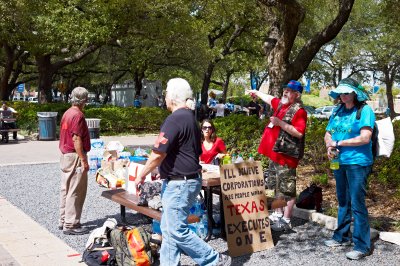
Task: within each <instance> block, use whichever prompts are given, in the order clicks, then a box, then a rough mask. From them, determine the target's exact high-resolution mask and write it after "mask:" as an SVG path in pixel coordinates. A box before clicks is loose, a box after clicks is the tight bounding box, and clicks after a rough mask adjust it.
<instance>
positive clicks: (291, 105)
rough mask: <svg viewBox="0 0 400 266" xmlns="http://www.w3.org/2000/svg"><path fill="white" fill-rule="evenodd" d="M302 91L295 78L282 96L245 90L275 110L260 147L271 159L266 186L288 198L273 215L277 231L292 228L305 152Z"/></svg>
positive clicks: (304, 117) (273, 223) (271, 217)
mask: <svg viewBox="0 0 400 266" xmlns="http://www.w3.org/2000/svg"><path fill="white" fill-rule="evenodd" d="M302 92H303V86H302V85H301V83H300V82H298V81H296V80H291V81H290V82H289V83H288V84H286V85H285V86H284V88H283V94H282V97H281V99H279V98H276V97H274V96H272V95H267V94H264V93H262V92H260V91H256V90H247V91H246V93H250V94H255V95H256V96H258V97H259V98H260V99H261V100H263V101H264V102H266V103H267V104H268V105H270V106H271V107H272V108H273V109H274V113H273V115H272V116H271V118H270V122H269V124H268V125H267V126H266V127H265V130H264V133H263V136H262V138H261V142H260V145H259V147H258V152H259V153H260V154H263V155H265V156H267V157H268V158H269V159H270V161H269V166H268V170H267V175H268V178H267V180H266V187H267V188H271V189H274V190H275V197H276V198H277V199H285V200H287V206H286V207H285V208H277V209H275V210H274V212H273V213H272V214H271V215H270V220H271V229H272V230H274V231H283V230H289V229H290V228H291V222H290V218H291V217H292V212H293V206H294V204H295V202H296V168H297V165H298V163H299V160H300V159H301V158H302V156H303V153H304V139H305V133H306V125H307V112H306V111H305V110H304V108H303V105H302V102H301V94H302ZM253 98H254V97H253Z"/></svg>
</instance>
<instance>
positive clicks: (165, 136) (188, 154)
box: [135, 78, 231, 265]
mask: <svg viewBox="0 0 400 266" xmlns="http://www.w3.org/2000/svg"><path fill="white" fill-rule="evenodd" d="M192 97H193V92H192V89H191V88H190V85H189V83H188V82H187V81H186V80H184V79H180V78H175V79H171V80H170V81H168V84H167V94H166V97H165V101H166V104H167V108H168V110H170V111H172V114H171V115H169V116H168V117H167V119H165V121H164V123H163V125H162V126H161V131H160V134H159V136H158V138H157V140H156V143H155V144H154V147H153V151H152V153H151V155H150V158H149V160H148V161H147V163H146V165H145V167H144V169H143V171H142V172H141V173H140V174H139V176H138V178H137V179H136V180H135V181H136V183H137V185H138V186H139V185H141V184H143V182H144V179H145V176H146V175H147V174H149V173H150V172H151V171H152V170H153V169H154V168H156V167H157V166H159V165H160V175H161V179H163V188H162V195H161V197H162V206H163V214H162V217H161V232H162V235H163V241H162V245H161V250H160V265H179V261H180V255H181V253H182V252H183V253H185V254H186V255H188V256H189V257H191V258H193V260H194V261H195V262H196V263H197V264H199V265H230V263H231V258H230V257H229V256H226V255H223V254H219V253H218V252H216V251H215V250H214V249H213V248H211V246H210V245H208V244H207V243H205V242H204V241H203V240H202V239H200V238H199V237H198V236H197V235H196V234H195V233H194V232H192V231H190V230H189V227H188V223H187V217H188V216H189V210H190V208H191V207H192V206H193V204H194V202H195V200H196V198H197V196H198V195H199V193H200V189H201V182H202V179H201V176H200V171H201V166H200V165H199V156H200V155H201V144H200V136H201V135H200V129H199V127H198V125H197V123H196V120H195V117H194V115H193V111H192V110H191V108H192V107H194V106H193V105H194V104H193V100H191V98H192Z"/></svg>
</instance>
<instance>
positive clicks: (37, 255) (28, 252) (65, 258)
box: [0, 135, 156, 266]
mask: <svg viewBox="0 0 400 266" xmlns="http://www.w3.org/2000/svg"><path fill="white" fill-rule="evenodd" d="M102 139H104V141H105V142H106V143H108V142H109V141H111V140H113V141H120V142H121V143H122V144H123V145H132V146H140V145H142V146H149V145H152V144H153V143H154V141H155V139H156V136H155V135H145V136H121V137H102ZM0 153H1V161H0V174H1V171H2V170H1V166H10V165H31V164H43V163H57V162H59V156H60V153H59V150H58V141H29V140H19V141H18V142H17V141H13V140H10V141H9V143H0ZM4 196H6V195H0V266H3V265H4V266H5V265H7V266H9V265H10V266H11V265H13V266H15V265H29V266H31V265H38V266H46V265H49V266H50V265H51V266H53V265H57V266H58V265H66V266H67V265H68V266H70V265H71V266H72V265H80V266H82V263H79V261H80V259H81V256H80V254H79V252H77V251H76V250H74V249H73V248H71V247H69V246H68V245H67V244H66V243H65V242H63V241H62V240H61V239H60V238H58V237H56V236H54V235H53V234H51V233H50V232H49V231H48V230H46V229H45V228H44V227H42V226H41V225H39V224H38V223H37V222H35V221H34V220H33V219H32V218H31V217H29V216H28V215H26V214H25V213H24V212H22V211H21V210H20V209H18V208H17V207H15V206H14V205H12V204H11V203H10V202H9V201H7V200H6V199H5V198H4Z"/></svg>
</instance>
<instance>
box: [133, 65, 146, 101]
mask: <svg viewBox="0 0 400 266" xmlns="http://www.w3.org/2000/svg"><path fill="white" fill-rule="evenodd" d="M143 79H144V71H140V70H135V73H133V82H134V83H135V95H140V93H141V91H142V89H143V84H142V81H143Z"/></svg>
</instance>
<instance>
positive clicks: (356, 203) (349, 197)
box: [333, 164, 371, 253]
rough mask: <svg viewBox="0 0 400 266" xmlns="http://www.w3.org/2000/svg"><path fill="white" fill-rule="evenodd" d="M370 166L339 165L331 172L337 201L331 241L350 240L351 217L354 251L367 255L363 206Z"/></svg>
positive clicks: (366, 214) (366, 232)
mask: <svg viewBox="0 0 400 266" xmlns="http://www.w3.org/2000/svg"><path fill="white" fill-rule="evenodd" d="M370 172H371V166H360V165H342V164H341V165H340V168H339V170H335V171H333V173H334V175H335V179H336V195H337V198H338V201H339V211H338V228H337V229H336V230H335V232H334V234H333V239H334V240H336V241H338V242H345V241H349V240H350V224H351V217H352V216H353V217H354V231H353V242H354V250H357V251H360V252H362V253H368V252H370V250H371V238H370V227H369V221H368V210H367V207H366V206H365V195H366V194H367V191H366V185H367V178H368V175H369V174H370Z"/></svg>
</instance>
